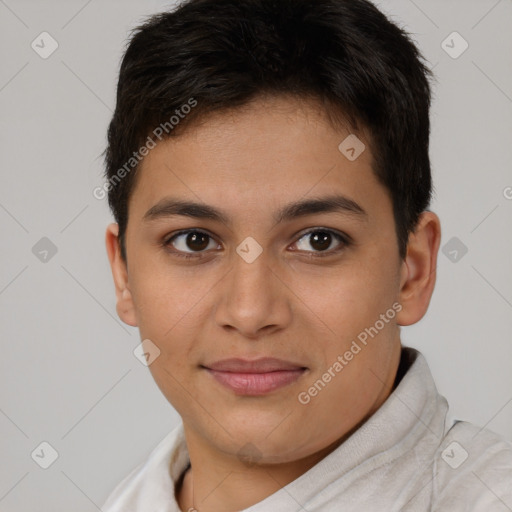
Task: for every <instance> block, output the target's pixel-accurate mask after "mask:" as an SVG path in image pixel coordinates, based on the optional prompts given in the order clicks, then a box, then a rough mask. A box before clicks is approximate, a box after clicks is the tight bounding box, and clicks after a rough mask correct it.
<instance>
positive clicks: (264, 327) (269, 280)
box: [215, 251, 291, 340]
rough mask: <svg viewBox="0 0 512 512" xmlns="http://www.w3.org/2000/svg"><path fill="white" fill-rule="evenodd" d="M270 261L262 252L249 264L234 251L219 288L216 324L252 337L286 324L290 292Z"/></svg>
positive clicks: (257, 337) (267, 333)
mask: <svg viewBox="0 0 512 512" xmlns="http://www.w3.org/2000/svg"><path fill="white" fill-rule="evenodd" d="M273 263H274V262H271V261H270V258H268V257H267V254H266V253H265V251H263V252H262V253H261V254H260V255H259V256H258V257H257V258H256V259H255V260H254V261H252V262H250V263H249V262H248V261H246V260H244V259H243V258H242V257H241V256H239V255H238V253H235V254H234V256H233V267H232V270H231V272H229V273H228V274H227V275H226V277H225V279H223V280H222V283H221V284H220V287H219V292H220V293H219V300H218V303H217V307H216V312H215V320H216V322H217V325H219V326H221V327H222V328H223V329H224V330H232V331H233V330H236V331H238V333H239V334H240V335H242V336H244V337H246V338H248V339H253V340H255V339H259V338H260V337H262V336H268V335H269V334H271V333H272V332H274V331H277V330H281V329H283V328H285V327H286V326H287V325H288V324H289V323H290V321H291V307H290V291H289V289H288V288H287V286H286V285H285V284H284V283H283V280H282V279H283V277H282V276H280V275H279V274H280V272H279V271H278V270H277V265H275V264H273ZM271 265H272V267H271Z"/></svg>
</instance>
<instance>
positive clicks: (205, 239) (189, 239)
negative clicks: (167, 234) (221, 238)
mask: <svg viewBox="0 0 512 512" xmlns="http://www.w3.org/2000/svg"><path fill="white" fill-rule="evenodd" d="M165 246H167V247H169V246H171V247H172V248H173V249H174V250H173V252H176V253H180V252H181V253H185V254H184V256H185V257H187V256H188V255H192V256H194V253H201V252H204V251H205V250H206V249H214V248H216V247H217V246H218V244H216V243H215V241H214V240H213V238H212V237H211V236H210V235H208V234H207V233H204V232H202V231H192V230H189V231H182V232H180V233H177V234H176V235H174V236H172V237H171V238H170V239H168V240H167V241H166V242H165Z"/></svg>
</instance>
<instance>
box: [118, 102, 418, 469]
mask: <svg viewBox="0 0 512 512" xmlns="http://www.w3.org/2000/svg"><path fill="white" fill-rule="evenodd" d="M349 134H350V130H349V129H346V130H343V129H334V128H333V127H332V126H331V125H330V124H329V122H328V121H327V120H326V118H325V117H324V115H323V114H322V111H321V110H320V108H319V107H318V106H316V105H315V104H314V103H307V102H302V103H299V102H298V100H292V99H285V98H273V99H269V98H267V99H259V100H257V101H254V102H253V103H251V104H250V105H249V106H247V107H246V108H244V109H237V110H236V111H234V112H231V113H222V114H214V115H212V116H211V117H210V118H208V119H206V120H205V121H204V122H203V123H201V124H199V125H196V126H194V127H190V128H189V129H187V130H186V131H185V132H184V133H183V134H182V135H180V136H179V137H177V138H173V139H168V140H166V141H162V142H161V143H159V144H158V145H157V147H156V148H154V149H153V150H151V151H150V152H149V154H148V155H147V156H146V157H145V159H144V161H143V163H142V166H141V168H140V169H139V173H140V174H139V176H138V181H137V184H136V187H135V189H134V191H133V193H132V196H131V198H130V202H129V221H128V227H127V231H126V250H127V262H128V265H127V267H124V266H123V263H122V262H121V261H120V260H119V258H118V253H117V257H116V258H113V259H111V261H112V262H113V269H114V270H115V272H116V274H115V275H116V276H117V282H118V288H121V287H123V286H124V287H125V288H124V290H123V291H122V293H121V291H120V290H119V294H118V298H119V302H118V312H119V314H120V316H121V318H122V319H123V320H124V321H125V322H126V323H129V324H130V325H137V326H138V327H139V329H140V334H141V339H142V340H145V339H149V340H151V342H152V344H154V346H156V347H158V350H159V351H160V353H159V355H158V357H157V358H156V359H155V360H154V361H153V362H152V363H151V364H150V366H149V368H150V371H151V373H152V375H153V377H154V379H155V381H156V383H157V385H158V386H159V388H160V389H161V391H162V392H163V394H164V395H165V397H166V398H167V399H168V401H169V402H170V403H171V404H172V405H173V406H174V408H175V409H176V410H177V411H178V412H179V414H180V415H181V417H182V419H183V422H184V425H185V429H186V431H187V432H188V433H189V434H190V435H194V436H195V437H196V438H197V439H201V440H202V442H203V443H204V444H205V445H207V446H209V447H213V448H214V449H216V450H218V451H219V452H222V453H224V454H233V455H236V454H237V453H240V450H241V449H242V451H243V447H244V446H246V445H247V444H248V443H250V444H251V445H253V447H254V448H253V451H255V452H256V453H257V457H258V458H259V459H260V461H261V462H272V463H277V462H283V463H284V462H290V461H293V460H297V459H301V458H304V457H308V456H311V455H312V454H314V453H316V452H319V451H320V450H322V449H324V448H326V447H328V446H330V445H332V444H333V443H335V442H336V441H337V440H339V439H340V438H341V437H342V436H344V435H345V434H347V433H348V432H350V431H351V430H352V429H353V428H354V427H356V426H357V425H358V424H359V423H360V422H361V421H363V420H364V419H365V418H367V417H368V416H369V415H370V414H371V413H373V412H374V411H375V410H376V409H377V408H378V407H379V406H380V405H381V403H382V402H383V401H384V400H385V398H386V397H387V396H388V395H389V392H390V390H391V388H392V385H393V381H394V378H395V374H396V369H397V365H398V361H399V354H400V338H399V327H398V324H399V322H400V318H401V315H402V316H403V315H405V314H406V311H405V310H403V309H404V308H403V306H402V305H400V302H401V299H402V296H403V288H404V283H405V282H406V279H407V277H408V276H409V275H410V274H408V267H407V265H406V263H404V262H402V261H401V260H400V258H399V254H398V246H397V238H396V234H395V224H394V218H393V212H392V202H391V198H390V195H389V192H388V191H387V190H386V189H385V188H384V187H383V186H382V185H380V184H379V182H378V181H377V179H376V177H375V175H374V173H373V171H372V168H371V165H372V155H371V150H370V146H369V141H368V140H367V139H366V138H365V136H364V135H363V134H361V133H359V134H357V136H358V138H359V139H360V140H361V141H362V142H363V143H364V144H365V145H366V148H365V150H364V151H363V152H362V153H361V154H360V155H359V156H358V157H357V158H356V159H355V160H353V158H352V159H349V158H347V156H346V155H349V156H351V157H352V156H353V155H352V152H351V151H350V150H348V153H347V152H346V153H345V154H344V153H342V151H341V150H340V149H339V148H338V147H339V145H340V143H341V142H342V141H344V139H345V138H346V137H347V136H348V135H349ZM352 160H353V161H352ZM178 201H179V202H181V203H182V204H181V206H180V205H178V204H177V203H176V202H178ZM184 203H198V205H199V206H197V207H193V206H192V205H185V204H184ZM112 250H113V249H112ZM114 260H115V261H114ZM409 271H410V268H409ZM121 282H123V283H124V284H120V283H121ZM401 309H402V310H403V311H402V312H400V310H401ZM365 334H366V336H365ZM151 346H153V345H151ZM153 350H154V349H153Z"/></svg>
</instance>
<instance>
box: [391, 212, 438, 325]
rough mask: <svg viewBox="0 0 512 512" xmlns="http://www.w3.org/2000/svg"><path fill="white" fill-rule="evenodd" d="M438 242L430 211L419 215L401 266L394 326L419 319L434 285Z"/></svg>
mask: <svg viewBox="0 0 512 512" xmlns="http://www.w3.org/2000/svg"><path fill="white" fill-rule="evenodd" d="M440 242H441V223H440V221H439V217H438V216H437V215H436V214H435V213H433V212H430V211H425V212H423V213H422V214H421V216H420V218H419V221H418V224H417V227H416V230H415V231H414V233H411V234H410V236H409V243H408V245H407V255H406V257H405V261H404V262H403V263H402V271H401V282H400V292H399V302H400V304H401V305H402V308H403V309H402V310H401V311H400V313H399V314H398V315H397V323H398V325H402V326H405V325H411V324H414V323H416V322H418V321H419V320H421V319H422V318H423V316H424V315H425V313H426V312H427V309H428V306H429V304H430V299H431V297H432V293H433V292H434V286H435V282H436V268H437V254H438V251H439V245H440Z"/></svg>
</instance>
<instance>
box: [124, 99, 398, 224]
mask: <svg viewBox="0 0 512 512" xmlns="http://www.w3.org/2000/svg"><path fill="white" fill-rule="evenodd" d="M354 157H356V158H354ZM138 173H139V176H138V179H137V184H136V186H135V189H134V191H133V192H132V196H131V199H130V201H131V205H130V210H131V213H135V211H136V212H137V216H138V217H139V218H140V219H142V218H143V217H144V216H145V215H146V213H147V211H148V209H150V208H154V207H155V206H156V205H157V203H159V202H160V203H161V202H162V200H164V199H165V198H166V197H169V196H172V197H173V198H181V199H184V200H189V201H194V202H197V203H205V204H208V205H211V206H216V207H217V208H216V209H217V210H218V211H219V212H221V210H222V211H223V212H226V215H230V214H233V215H239V216H243V215H244V214H245V215H249V216H250V215H251V212H253V211H254V210H258V212H260V211H261V210H262V209H263V210H265V211H268V213H269V214H272V216H273V218H274V220H275V219H276V218H277V219H279V218H280V219H281V220H286V215H284V216H283V215H281V216H280V215H279V213H277V214H276V212H277V210H279V209H280V208H281V213H283V211H282V207H283V205H284V204H287V203H289V202H290V201H292V200H294V201H297V200H299V199H301V198H302V199H308V198H313V197H315V198H318V197H323V196H327V195H329V196H333V195H335V194H336V195H338V196H339V195H343V196H344V197H345V198H346V199H347V204H348V203H349V202H352V203H354V204H355V205H356V207H355V208H353V209H354V210H355V209H357V206H360V209H362V210H364V211H365V212H368V214H369V215H371V214H372V210H375V208H376V207H378V206H379V203H383V204H382V206H383V207H384V208H386V207H389V206H390V202H389V194H388V191H387V190H386V189H385V188H384V187H382V186H381V185H380V183H379V182H378V180H377V178H376V176H375V175H374V172H373V170H372V154H371V149H370V144H369V140H368V137H367V136H366V135H365V134H364V133H361V132H358V133H357V134H355V133H352V132H351V129H350V127H349V126H348V125H347V126H340V127H334V126H333V125H332V124H331V122H330V121H329V119H328V118H327V116H326V113H325V111H324V110H323V109H322V107H321V105H319V104H318V103H316V102H314V101H304V100H296V99H293V98H275V97H272V98H259V99H258V100H255V101H253V102H251V103H250V104H248V105H246V106H244V107H242V108H237V109H233V110H232V111H228V112H221V113H213V114H211V115H210V116H208V117H207V118H204V119H203V120H202V121H201V122H199V123H196V124H195V125H193V126H190V127H187V129H186V130H184V131H183V132H182V133H181V134H180V135H179V136H177V137H171V138H168V139H166V140H163V141H161V142H159V143H158V144H157V146H156V147H155V148H154V149H152V150H151V151H150V152H149V154H148V155H147V156H146V157H145V158H144V160H143V162H142V164H141V166H140V168H139V170H138ZM365 205H366V206H365ZM352 206H354V205H352ZM228 210H231V213H230V212H229V211H228ZM223 220H226V219H223Z"/></svg>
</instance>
